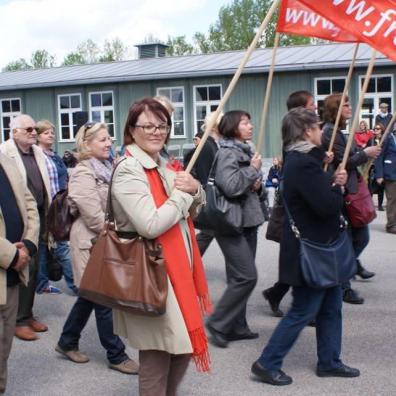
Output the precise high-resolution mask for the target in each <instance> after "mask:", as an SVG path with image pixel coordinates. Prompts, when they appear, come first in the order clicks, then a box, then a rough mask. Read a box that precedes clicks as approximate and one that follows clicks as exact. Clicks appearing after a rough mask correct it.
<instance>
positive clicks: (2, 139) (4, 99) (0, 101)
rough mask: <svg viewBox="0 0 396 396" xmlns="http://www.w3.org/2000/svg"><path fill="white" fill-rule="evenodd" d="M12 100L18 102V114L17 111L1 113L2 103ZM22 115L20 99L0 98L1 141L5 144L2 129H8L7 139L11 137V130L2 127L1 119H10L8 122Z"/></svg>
mask: <svg viewBox="0 0 396 396" xmlns="http://www.w3.org/2000/svg"><path fill="white" fill-rule="evenodd" d="M12 100H18V101H19V112H18V111H10V112H5V113H4V112H3V102H4V101H12ZM20 114H22V98H20V97H19V98H17V97H14V98H0V117H1V123H0V127H1V141H2V142H5V136H4V129H9V130H10V134H9V138H10V136H11V128H9V127H8V128H5V127H4V123H3V122H4V120H3V117H10V121H11V120H12V118H14V117H16V116H18V115H20Z"/></svg>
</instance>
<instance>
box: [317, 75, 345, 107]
mask: <svg viewBox="0 0 396 396" xmlns="http://www.w3.org/2000/svg"><path fill="white" fill-rule="evenodd" d="M341 79H343V80H344V85H345V83H346V80H347V76H332V77H315V78H314V101H315V105H316V108H317V113H318V115H320V114H319V101H323V100H324V99H325V98H326V97H327V96H329V95H332V94H333V93H334V92H333V90H332V88H331V82H332V81H333V80H341ZM321 80H329V81H330V90H331V92H330V93H328V94H318V84H317V83H318V81H321ZM350 88H351V87H350V86H349V89H350ZM349 89H348V92H349ZM341 93H342V92H341ZM347 94H348V93H347Z"/></svg>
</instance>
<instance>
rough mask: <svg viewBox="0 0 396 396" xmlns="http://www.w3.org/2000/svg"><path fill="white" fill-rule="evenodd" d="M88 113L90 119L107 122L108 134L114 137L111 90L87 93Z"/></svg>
mask: <svg viewBox="0 0 396 396" xmlns="http://www.w3.org/2000/svg"><path fill="white" fill-rule="evenodd" d="M89 114H90V117H89V118H90V120H91V121H95V122H104V123H105V124H107V127H108V128H109V134H110V136H111V137H112V138H114V137H115V134H114V130H115V128H114V100H113V92H111V91H103V92H91V93H90V94H89Z"/></svg>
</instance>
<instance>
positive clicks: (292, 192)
mask: <svg viewBox="0 0 396 396" xmlns="http://www.w3.org/2000/svg"><path fill="white" fill-rule="evenodd" d="M318 121H319V120H318V117H317V116H316V114H315V113H314V112H312V111H310V110H308V109H303V108H297V109H293V110H291V111H290V112H289V113H287V114H286V115H285V117H284V118H283V122H282V139H283V148H284V151H285V158H284V165H283V173H282V177H283V181H282V183H283V185H281V191H282V197H283V201H284V204H285V205H287V208H288V211H289V212H290V214H291V217H292V218H293V220H294V222H295V225H296V226H297V228H298V230H299V232H300V233H301V235H302V236H303V237H304V238H306V239H308V240H310V241H313V242H318V243H329V242H331V241H334V240H336V239H337V238H338V236H339V234H340V232H341V227H340V215H341V209H342V206H343V186H344V185H345V183H346V179H347V174H346V171H337V172H336V173H335V174H334V177H330V176H329V175H328V174H327V173H325V172H324V171H323V158H324V157H325V152H324V150H323V149H322V148H321V130H320V128H319V124H318ZM279 281H280V282H281V283H284V284H287V285H290V286H292V287H293V301H292V305H291V308H290V310H289V312H288V313H287V314H286V315H285V316H284V317H283V319H282V320H281V321H280V322H279V324H278V326H277V327H276V329H275V331H274V332H273V334H272V336H271V338H270V340H269V341H268V344H267V346H266V347H265V348H264V350H263V352H262V354H261V356H260V358H259V359H258V360H257V361H256V362H255V363H254V364H253V366H252V372H253V374H254V375H255V376H256V377H258V378H259V379H260V380H261V381H263V382H265V383H269V384H271V385H288V384H291V383H292V378H291V377H289V376H288V375H286V374H285V373H284V372H283V371H282V370H281V367H282V363H283V359H284V358H285V357H286V355H287V354H288V353H289V351H290V349H291V348H292V346H293V344H294V342H295V341H296V340H297V338H298V336H299V334H300V332H301V331H302V330H303V328H304V327H305V326H306V325H307V324H308V323H309V322H310V321H312V320H313V319H315V318H316V339H317V354H318V364H317V371H316V373H317V375H318V376H319V377H357V376H358V375H359V374H360V373H359V370H357V369H354V368H351V367H348V366H346V365H344V364H343V363H342V361H341V360H340V354H341V333H342V312H341V311H342V292H341V286H340V285H337V286H334V287H330V288H327V289H316V288H312V287H309V286H307V285H306V283H305V282H304V279H303V277H302V271H301V266H300V244H299V240H298V239H297V237H296V235H295V233H294V232H293V230H292V228H291V226H290V223H289V220H288V218H287V216H285V221H284V222H283V232H282V240H281V243H280V255H279Z"/></svg>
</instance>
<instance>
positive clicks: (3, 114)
mask: <svg viewBox="0 0 396 396" xmlns="http://www.w3.org/2000/svg"><path fill="white" fill-rule="evenodd" d="M353 46H354V45H353V44H326V45H317V46H297V47H284V48H279V49H278V53H277V66H276V68H275V74H274V81H273V86H272V94H271V100H270V105H269V114H268V117H267V126H266V131H267V132H266V136H265V141H264V147H263V155H264V156H266V157H269V156H273V155H277V154H279V153H280V143H281V138H280V123H281V119H282V116H283V115H284V113H285V112H286V99H287V96H288V95H289V94H290V93H291V92H293V91H296V90H302V89H304V90H309V91H311V92H312V93H313V95H314V97H315V100H316V102H317V104H318V108H319V113H320V107H321V105H322V103H323V100H324V98H325V97H326V96H327V95H329V94H330V93H334V92H342V90H343V87H344V83H345V79H346V75H347V73H348V67H349V63H350V59H351V56H352V52H353ZM271 52H272V50H271V49H257V50H256V51H255V52H254V54H253V55H252V58H251V60H250V61H249V62H248V64H247V67H246V68H245V70H244V72H243V74H242V76H241V78H240V80H239V82H238V84H237V86H236V88H235V90H234V92H233V93H232V95H231V97H230V99H229V101H228V103H227V105H226V109H225V110H231V109H243V110H246V111H248V112H249V113H250V114H251V116H252V120H253V123H254V125H255V126H256V132H257V130H258V126H259V123H260V118H261V113H262V106H263V100H264V94H265V89H266V82H267V76H268V68H269V63H270V61H271ZM145 53H146V54H147V53H149V52H147V51H145ZM154 53H155V54H156V55H158V54H163V51H158V50H157V51H154ZM370 53H371V50H370V48H369V47H368V46H365V45H361V47H360V49H359V54H358V60H357V66H356V69H355V72H354V75H353V81H352V84H351V87H350V89H349V96H350V100H351V102H352V104H354V103H357V101H358V98H359V93H360V87H361V85H362V81H363V79H364V75H365V72H366V67H367V64H368V61H369V58H370ZM243 55H244V52H243V51H233V52H225V53H217V54H208V55H191V56H183V57H162V56H157V57H155V58H151V57H148V58H147V57H146V58H144V59H137V60H132V61H124V62H113V63H104V64H94V65H79V66H69V67H58V68H51V69H40V70H27V71H18V72H5V73H0V128H1V132H0V140H1V141H4V140H6V139H8V138H9V134H10V130H9V123H10V120H11V118H12V117H14V116H15V115H17V114H20V113H27V114H30V115H32V116H33V117H34V118H35V119H36V120H39V119H48V120H50V121H51V122H53V123H54V124H55V125H56V150H57V151H58V152H59V153H61V154H62V153H63V152H64V150H66V149H71V148H73V147H74V138H75V134H76V114H77V113H79V112H82V111H86V112H88V118H89V119H90V120H93V121H102V122H106V123H107V124H108V126H109V131H110V134H111V135H112V137H113V138H114V145H116V146H117V145H120V144H122V135H123V128H124V123H125V119H126V115H127V112H128V108H129V106H130V105H131V103H133V102H134V101H135V100H137V99H140V98H142V97H145V96H155V95H163V96H166V97H168V98H169V99H170V100H171V101H172V103H173V104H174V106H175V113H174V115H173V128H172V132H171V133H172V135H171V142H170V145H171V146H174V147H176V148H182V147H183V145H185V146H187V144H190V143H191V141H192V137H193V136H194V134H195V133H196V132H197V131H198V130H199V128H200V126H201V125H202V122H203V120H204V119H205V116H206V114H208V112H210V111H214V110H215V109H216V108H217V106H218V104H219V102H220V100H221V98H222V96H223V95H224V92H225V90H226V89H227V87H228V84H229V83H230V81H231V79H232V76H233V74H234V73H235V71H236V69H237V67H238V65H239V63H240V61H241V59H242V58H243ZM395 73H396V66H395V64H394V63H393V62H391V61H389V60H387V59H386V58H384V57H382V56H381V57H379V58H378V59H377V62H376V66H375V69H374V74H373V76H372V79H371V80H370V85H369V89H368V93H367V95H366V96H365V101H364V105H363V108H362V110H361V117H362V118H365V119H367V120H368V122H369V124H370V126H371V125H372V122H373V120H374V117H375V115H376V114H377V112H378V107H379V104H380V103H382V102H387V103H388V104H389V105H390V111H392V112H393V111H394V110H393V109H394V100H395V95H394V92H395V86H394V84H395V81H394V80H395Z"/></svg>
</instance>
